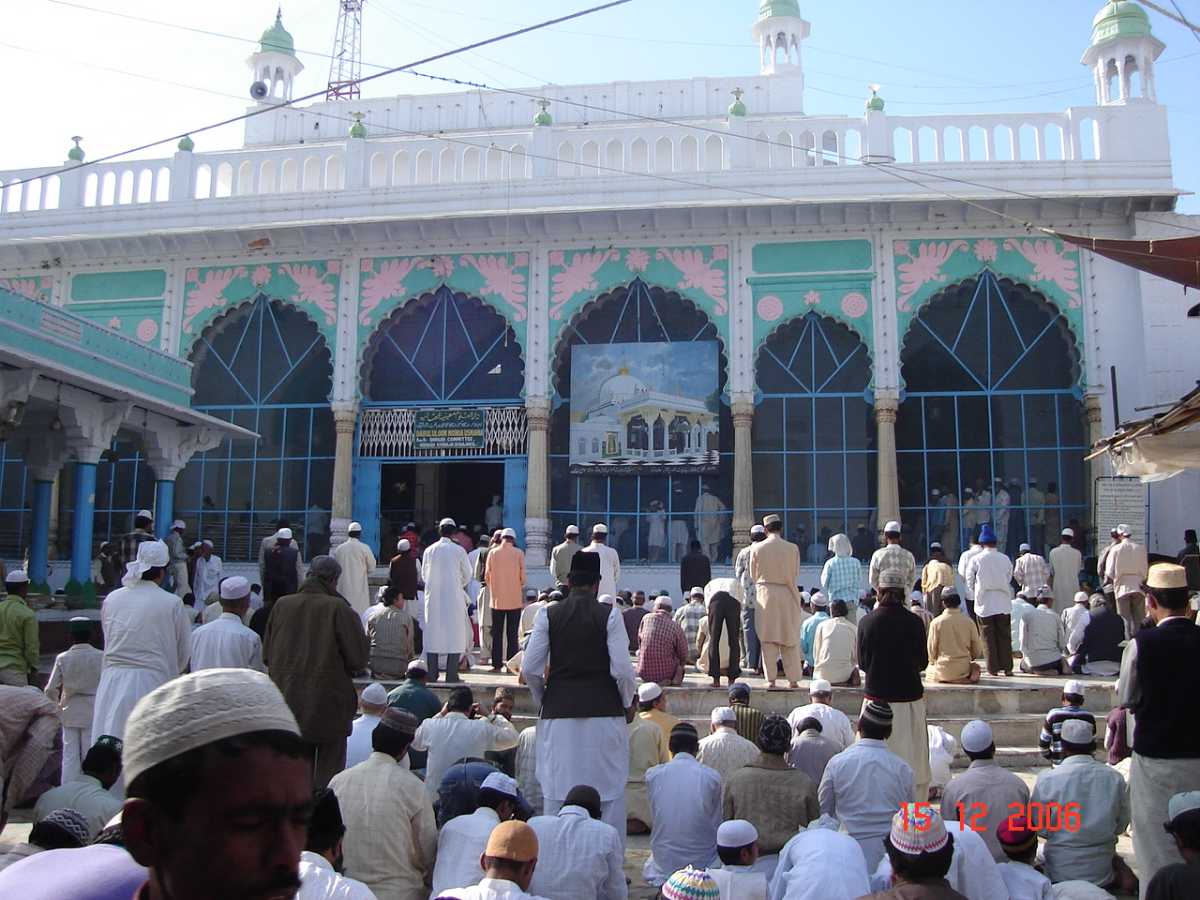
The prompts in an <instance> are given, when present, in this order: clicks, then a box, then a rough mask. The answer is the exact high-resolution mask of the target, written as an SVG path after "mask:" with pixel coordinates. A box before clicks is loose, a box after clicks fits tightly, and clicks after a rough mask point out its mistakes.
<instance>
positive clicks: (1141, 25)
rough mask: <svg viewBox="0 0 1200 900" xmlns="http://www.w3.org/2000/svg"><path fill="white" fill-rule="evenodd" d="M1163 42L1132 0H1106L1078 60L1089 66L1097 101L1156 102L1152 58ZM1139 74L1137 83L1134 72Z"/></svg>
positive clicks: (1122, 102) (1107, 103)
mask: <svg viewBox="0 0 1200 900" xmlns="http://www.w3.org/2000/svg"><path fill="white" fill-rule="evenodd" d="M1166 46H1167V45H1166V44H1164V43H1163V42H1162V41H1160V40H1159V39H1158V38H1156V37H1155V36H1154V35H1153V34H1152V33H1151V31H1150V17H1149V16H1148V15H1147V14H1146V11H1145V10H1144V9H1142V8H1141V7H1140V6H1138V5H1137V4H1136V3H1133V2H1131V0H1113V2H1109V3H1105V4H1104V7H1103V8H1102V9H1101V10H1100V12H1098V13H1096V18H1095V19H1094V20H1093V21H1092V45H1091V46H1090V47H1088V49H1087V50H1086V51H1085V52H1084V54H1083V59H1082V60H1081V62H1082V63H1083V64H1084V65H1085V66H1087V67H1088V68H1090V69H1091V70H1092V76H1093V78H1094V79H1095V81H1096V103H1098V104H1099V105H1101V106H1113V105H1118V104H1125V103H1142V102H1145V103H1155V102H1157V101H1156V99H1155V92H1154V61H1155V60H1157V59H1158V57H1159V56H1161V55H1162V52H1163V50H1165V49H1166ZM1134 75H1137V76H1139V80H1140V82H1141V84H1140V87H1138V86H1135V83H1134V81H1133V76H1134Z"/></svg>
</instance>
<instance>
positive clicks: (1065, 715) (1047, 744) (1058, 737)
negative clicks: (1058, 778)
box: [1038, 706, 1096, 765]
mask: <svg viewBox="0 0 1200 900" xmlns="http://www.w3.org/2000/svg"><path fill="white" fill-rule="evenodd" d="M1071 719H1082V720H1083V721H1084V722H1088V723H1090V724H1091V726H1092V728H1093V729H1094V728H1095V727H1096V717H1095V716H1093V715H1092V714H1091V713H1090V712H1088V711H1087V710H1086V709H1084V708H1083V707H1082V706H1060V707H1058V708H1057V709H1052V710H1050V712H1048V713H1046V721H1044V722H1043V723H1042V733H1041V734H1040V735H1038V746H1039V747H1041V748H1042V756H1044V757H1046V759H1048V760H1050V762H1052V763H1054V764H1055V765H1057V764H1058V763H1060V762H1062V727H1063V722H1069V721H1070V720H1071Z"/></svg>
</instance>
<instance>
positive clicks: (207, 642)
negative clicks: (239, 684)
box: [192, 612, 267, 672]
mask: <svg viewBox="0 0 1200 900" xmlns="http://www.w3.org/2000/svg"><path fill="white" fill-rule="evenodd" d="M201 669H254V670H255V671H258V672H265V671H266V670H267V668H266V666H264V665H263V658H262V640H261V639H260V638H259V636H258V635H257V634H255V633H254V632H253V631H251V630H250V629H249V628H247V627H246V626H245V625H244V624H243V623H242V619H241V616H236V615H234V614H233V613H227V612H223V613H221V615H220V616H219V617H218V618H217V620H216V621H215V622H210V623H209V624H207V625H201V626H200V627H199V628H197V629H196V630H195V631H193V632H192V671H193V672H199V671H200V670H201Z"/></svg>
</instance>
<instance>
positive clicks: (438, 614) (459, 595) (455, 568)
mask: <svg viewBox="0 0 1200 900" xmlns="http://www.w3.org/2000/svg"><path fill="white" fill-rule="evenodd" d="M471 577H472V572H471V563H470V561H469V560H468V559H467V551H466V550H464V549H463V548H462V547H460V546H459V545H458V544H456V543H455V542H454V541H452V540H450V538H445V537H444V538H441V539H440V540H438V542H437V543H436V544H434V545H433V546H432V547H429V548H427V549H426V550H425V555H424V557H422V560H421V580H422V581H424V582H425V622H424V624H423V625H422V628H423V629H424V647H425V652H426V653H437V654H444V653H466V652H467V646H468V644H469V637H468V631H467V622H468V620H467V605H468V603H469V602H470V601H469V600H468V598H467V585H468V584H469V583H470V581H471Z"/></svg>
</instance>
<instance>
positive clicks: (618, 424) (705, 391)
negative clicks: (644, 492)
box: [570, 341, 720, 475]
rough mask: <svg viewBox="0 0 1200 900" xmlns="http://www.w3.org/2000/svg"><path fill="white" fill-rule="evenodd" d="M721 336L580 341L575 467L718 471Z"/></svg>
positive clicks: (574, 373) (619, 471)
mask: <svg viewBox="0 0 1200 900" xmlns="http://www.w3.org/2000/svg"><path fill="white" fill-rule="evenodd" d="M719 353H720V348H719V347H718V345H717V342H716V341H677V342H660V343H638V344H578V345H576V346H575V347H574V348H572V350H571V434H570V442H571V453H570V460H571V471H572V472H573V473H576V474H584V475H587V474H597V475H599V474H603V475H649V474H662V473H691V472H698V473H707V472H715V471H716V470H717V465H718V462H719V457H718V450H719V446H720V442H719V437H720V407H719V406H718V404H719V399H718V378H719V369H720V357H719Z"/></svg>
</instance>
